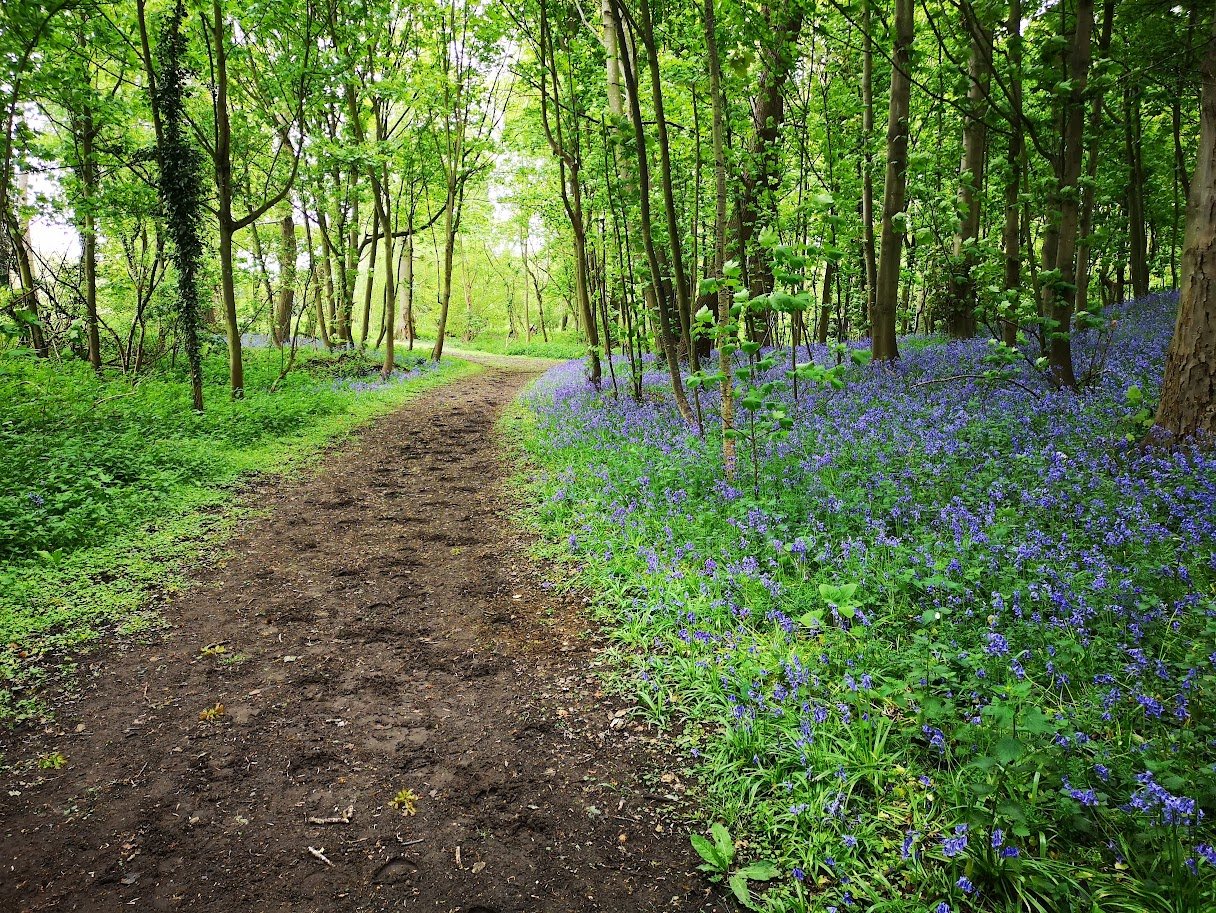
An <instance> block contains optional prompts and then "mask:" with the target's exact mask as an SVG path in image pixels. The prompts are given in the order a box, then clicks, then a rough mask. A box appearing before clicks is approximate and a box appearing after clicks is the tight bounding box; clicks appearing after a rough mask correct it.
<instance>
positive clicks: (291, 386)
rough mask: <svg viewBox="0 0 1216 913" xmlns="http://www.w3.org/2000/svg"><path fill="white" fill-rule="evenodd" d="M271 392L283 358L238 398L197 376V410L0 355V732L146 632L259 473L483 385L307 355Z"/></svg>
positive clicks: (68, 368) (208, 377)
mask: <svg viewBox="0 0 1216 913" xmlns="http://www.w3.org/2000/svg"><path fill="white" fill-rule="evenodd" d="M298 359H299V360H298V362H297V366H296V369H295V370H293V371H292V372H290V373H289V374H288V375H287V376H286V377H285V378H283V379H282V381H281V382H280V383H279V384H278V386H277V388H276V389H275V392H271V387H272V385H273V384H274V383H275V381H276V379H277V378H278V377H279V372H280V369H281V364H282V362H281V357H280V353H278V352H277V351H264V350H263V351H256V350H254V351H249V352H247V353H246V358H245V374H246V395H245V398H244V399H242V400H236V401H234V400H232V399H230V398H229V397H228V395H227V390H226V388H225V380H226V373H225V372H226V361H225V359H224V357H223V356H222V354H221V355H219V356H215V357H212V358H210V359H208V360H207V362H206V363H205V369H206V371H205V382H206V391H207V394H208V395H207V410H206V412H204V413H202V414H198V413H195V412H194V411H192V409H191V408H190V394H189V387H188V385H187V383H186V380H185V377H184V375H183V374H182V373H181V372H179V371H177V370H173V369H167V370H163V371H160V372H157V373H153V374H148V375H145V376H142V377H140V378H139V379H138V380H137V381H136V382H135V383H131V382H129V381H127V380H124V379H120V378H107V379H99V378H97V377H96V375H94V374H93V372H92V371H91V370H90V369H89V366H88V365H87V364H83V363H80V362H68V363H59V362H55V361H50V360H38V359H35V358H32V357H30V356H29V355H27V354H26V353H24V352H19V351H9V352H4V353H0V453H2V454H3V459H0V721H6V722H13V721H16V720H21V719H25V718H29V717H31V716H35V715H38V714H40V713H43V712H44V711H45V707H44V706H43V703H42V701H41V700H40V699H39V698H38V697H37V695H38V693H39V686H40V685H41V684H42V683H44V682H45V681H47V679H48V677H53V676H58V675H60V674H61V673H63V672H65V671H70V670H71V664H72V662H73V656H74V654H75V651H76V649H78V648H79V647H80V646H82V645H84V644H86V643H88V642H89V641H91V640H93V639H94V638H96V637H97V636H98V634H99V633H101V632H102V631H107V630H115V629H117V630H122V631H133V630H137V629H140V628H146V627H147V626H149V625H153V624H156V623H157V621H156V615H155V612H154V609H155V601H156V600H157V599H159V598H160V597H162V596H164V595H166V594H167V593H169V592H172V591H173V590H174V589H176V588H177V587H179V586H181V584H182V582H183V578H182V569H183V567H184V564H185V563H186V562H187V561H189V560H190V559H192V558H195V557H197V556H198V555H199V554H200V553H201V552H202V551H204V550H205V549H206V548H207V547H208V545H209V544H212V543H215V542H216V541H217V540H218V539H219V538H222V536H223V535H224V534H225V532H226V531H227V530H228V529H229V528H230V526H231V524H232V522H233V521H234V520H235V519H236V517H237V516H239V513H240V510H242V509H244V508H243V507H242V506H241V499H240V490H241V487H242V485H243V483H244V482H245V481H246V480H248V479H249V478H250V477H251V476H253V475H254V474H282V473H286V472H289V471H292V470H294V469H298V468H300V467H302V466H305V465H307V463H308V461H309V460H310V458H314V457H315V456H316V455H317V453H318V451H319V448H320V447H321V446H322V445H323V444H325V443H327V442H329V441H332V440H333V439H334V438H336V437H339V436H341V435H343V434H345V433H347V432H349V431H350V430H352V429H353V428H355V427H357V426H358V425H360V424H362V423H364V422H366V421H367V420H369V419H370V418H372V417H374V416H376V415H379V414H382V413H384V412H386V411H389V410H391V409H393V408H395V407H396V406H398V405H400V404H401V403H403V402H405V401H407V400H408V399H410V398H412V397H414V396H417V395H419V394H421V393H423V392H424V391H426V390H430V389H433V388H434V387H436V386H439V385H441V384H443V383H446V382H448V381H450V380H452V379H454V378H456V377H458V376H461V375H462V374H465V373H469V372H471V371H475V370H478V369H477V368H476V367H475V366H471V365H468V364H467V363H464V362H452V363H445V364H443V365H442V366H431V365H430V363H428V362H425V361H423V360H421V359H411V358H405V357H403V358H402V359H401V360H400V361H399V365H398V370H397V371H396V372H395V373H394V374H393V375H392V377H390V378H389V380H388V381H382V380H381V379H380V376H379V368H378V365H377V364H374V363H373V362H372V361H371V360H369V359H367V358H363V357H360V356H358V355H356V354H351V353H344V354H340V355H337V354H335V355H329V354H326V353H310V352H304V353H301V354H300V355H299V356H298Z"/></svg>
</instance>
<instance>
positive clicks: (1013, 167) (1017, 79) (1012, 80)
mask: <svg viewBox="0 0 1216 913" xmlns="http://www.w3.org/2000/svg"><path fill="white" fill-rule="evenodd" d="M1007 27H1008V29H1009V71H1010V76H1009V87H1010V88H1009V92H1010V103H1011V105H1012V107H1013V112H1012V116H1011V117H1010V119H1009V151H1008V154H1007V156H1006V163H1007V166H1008V168H1009V175H1008V177H1007V180H1006V184H1005V224H1004V226H1003V228H1002V231H1001V247H1002V249H1003V251H1004V255H1005V297H1006V302H1005V315H1004V317H1005V319H1004V321H1003V322H1002V325H1001V329H1002V340H1003V341H1004V343H1005V345H1007V346H1010V347H1013V346H1016V345H1017V343H1018V318H1017V311H1018V306H1019V302H1020V299H1021V294H1022V242H1021V231H1022V229H1021V220H1020V215H1021V209H1020V207H1019V202H1018V191H1019V189H1020V187H1021V182H1022V167H1023V156H1024V155H1025V142H1026V141H1025V139H1024V137H1023V136H1022V119H1021V114H1022V3H1021V0H1011V2H1010V4H1009V19H1008V20H1007Z"/></svg>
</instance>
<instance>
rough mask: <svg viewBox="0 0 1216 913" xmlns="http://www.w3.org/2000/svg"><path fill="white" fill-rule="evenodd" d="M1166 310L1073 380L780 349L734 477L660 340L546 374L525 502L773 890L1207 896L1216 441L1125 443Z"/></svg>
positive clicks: (1155, 304)
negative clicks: (668, 388)
mask: <svg viewBox="0 0 1216 913" xmlns="http://www.w3.org/2000/svg"><path fill="white" fill-rule="evenodd" d="M1174 309H1175V302H1174V301H1173V300H1170V299H1166V300H1161V299H1150V300H1147V301H1145V302H1140V303H1138V304H1136V305H1134V306H1133V307H1132V308H1131V309H1130V310H1129V311H1128V312H1127V313H1126V314H1124V315H1123V317H1122V319H1121V322H1120V330H1119V334H1120V335H1119V338H1118V339H1117V340H1116V345H1115V346H1114V349H1113V354H1112V356H1111V361H1110V363H1109V365H1107V367H1106V371H1105V373H1104V374H1103V376H1102V379H1101V380H1100V382H1099V383H1098V384H1097V385H1095V386H1094V387H1092V388H1091V389H1089V390H1087V391H1085V392H1084V393H1082V394H1079V395H1077V394H1072V393H1062V392H1052V391H1050V390H1047V389H1041V388H1040V389H1038V390H1036V389H1035V388H1034V387H1033V386H1031V385H1032V384H1033V383H1034V380H1033V378H1032V377H1030V376H1027V377H1025V378H1023V386H1022V387H1014V386H993V385H992V384H991V383H990V382H988V381H986V380H985V379H984V378H983V374H984V358H985V355H986V354H987V351H988V347H987V346H986V345H985V343H984V342H983V341H982V340H976V341H972V342H965V343H950V344H940V343H934V344H925V345H917V344H910V345H904V346H903V349H904V351H905V353H906V354H905V357H904V358H903V359H902V360H901V362H900V363H899V364H898V365H896V366H893V367H890V368H884V367H881V366H877V365H871V366H868V367H863V366H854V367H852V368H849V369H848V372H847V374H846V375H845V376H844V378H843V380H844V387H843V389H841V390H834V389H831V388H830V387H826V386H825V387H822V388H812V389H810V390H807V389H806V388H805V387H804V389H803V391H802V393H801V396H800V398H798V399H797V400H795V399H794V398H793V397H791V395H790V391H789V387H788V386H782V384H781V371H782V368H781V367H780V365H782V364H788V357H787V358H784V359H783V358H777V359H776V360H775V364H776V367H773V368H771V369H770V370H769V373H768V374H765V375H764V376H763V377H761V378H760V380H764V381H768V380H772V381H773V386H774V388H776V389H780V390H782V391H783V392H781V393H779V394H774V396H779V397H780V398H781V404H782V411H783V414H785V415H787V416H788V417H789V418H790V420H791V421H790V422H789V425H790V427H789V430H788V432H785V431H783V432H782V433H780V434H769V433H765V434H762V435H761V436H760V437H759V440H758V442H757V444H756V446H755V449H754V450H753V449H752V447H751V446H750V444H749V445H748V446H744V444H743V443H741V444H740V446H739V455H740V461H741V465H740V467H739V470H740V471H739V478H738V480H737V481H736V482H733V483H732V482H731V481H730V480H729V479H727V478H726V477H725V473H724V470H723V466H722V460H721V437H720V433H719V432H716V431H714V430H713V429H714V427H715V421H716V418H715V416H716V412H715V410H716V399H715V395H714V394H713V392H712V391H708V392H703V393H702V398H701V405H702V407H703V409H704V412H705V415H706V425H707V427H708V428H709V429H710V432H709V434H708V435H707V437H705V438H702V437H700V436H698V435H697V434H696V433H695V430H694V429H692V428H690V427H688V426H687V425H686V424H685V423H683V422H682V421H681V420H680V418H679V416H678V414H677V413H676V410H675V408H674V404H673V403H672V400H671V398H670V397H669V396H664V395H662V393H663V389H664V386H665V384H666V381H665V379H664V377H663V373H662V372H661V371H658V370H657V366H655V368H656V369H655V370H651V372H650V373H648V374H647V375H646V380H647V388H646V391H645V392H646V396H645V397H644V398H643V401H642V402H640V403H638V402H634V401H633V400H631V399H630V398H628V397H627V395H626V394H625V393H624V391H622V392H621V394H620V396H619V398H618V397H616V396H614V395H613V393H612V392H611V391H609V390H602V391H595V390H592V389H591V388H590V387H589V386H588V384H587V383H586V381H585V380H584V379H583V377H582V368H581V366H580V365H577V364H571V365H566V366H562V367H560V368H556V369H554V370H553V371H551V372H550V373H549V374H548V375H547V376H546V378H544V379H543V380H542V381H540V382H539V383H538V384H537V385H536V387H535V388H534V391H533V393H532V394H531V406H532V414H531V415H530V416H528V417H527V418H526V419H517V420H516V422H515V429H516V433H517V434H518V435H519V436H521V437H522V440H523V444H524V447H525V448H526V453H527V456H528V459H529V461H530V462H531V463H532V464H533V465H534V466H535V467H537V470H538V471H537V473H536V475H535V478H533V479H532V480H531V482H530V484H529V488H530V492H531V496H532V500H533V503H534V505H535V508H534V510H533V512H532V519H533V521H534V522H535V523H536V524H537V526H538V527H539V529H540V530H541V531H542V532H543V533H544V534H545V537H546V540H547V541H548V543H549V546H548V550H549V554H551V555H552V556H554V557H556V558H557V559H558V560H559V561H564V562H566V563H567V564H568V566H569V568H570V569H571V570H572V571H573V573H574V575H575V577H574V579H575V580H576V581H577V582H578V583H579V584H580V585H582V586H584V587H586V588H588V589H590V590H591V591H593V592H594V593H596V594H597V605H598V611H599V612H600V615H601V617H602V618H603V619H604V620H605V621H606V623H607V625H608V627H609V629H610V631H611V632H612V633H613V634H614V636H615V638H616V641H617V643H618V645H619V648H620V650H621V651H622V655H623V656H625V657H626V660H625V662H626V663H627V665H628V669H629V673H630V678H631V681H632V686H633V688H634V692H635V694H636V696H637V700H638V703H639V705H640V707H641V709H642V710H643V711H644V712H645V713H646V714H647V715H648V716H649V717H650V718H651V719H653V720H654V721H655V722H657V723H659V724H660V725H668V724H674V723H679V724H680V725H679V726H677V727H673V731H677V732H679V743H680V744H681V745H682V746H683V748H684V750H685V752H686V757H687V759H688V762H689V763H690V764H691V765H693V766H694V767H695V769H696V772H697V774H698V775H699V779H700V782H701V784H702V788H703V797H702V798H703V802H704V808H705V812H706V815H707V816H710V817H712V818H714V819H718V820H721V821H724V822H725V823H726V824H727V825H728V826H729V828H730V831H731V833H733V834H735V835H736V836H738V837H741V838H743V839H745V840H746V842H747V843H748V844H749V845H750V849H749V851H748V852H749V855H750V856H751V858H752V859H754V860H767V859H774V860H777V861H778V863H779V868H780V869H781V876H780V877H779V878H777V879H775V880H773V881H772V882H771V883H770V887H768V888H767V889H766V892H765V893H764V894H763V900H761V901H758V902H759V903H761V904H763V906H764V907H765V909H768V910H771V911H781V913H802V911H810V910H826V911H834V910H838V911H847V910H852V909H857V910H867V911H891V913H926V911H946V910H949V911H952V913H959V911H1001V913H1014V911H1019V913H1021V911H1042V913H1048V911H1062V910H1068V911H1086V913H1097V911H1111V913H1114V911H1119V913H1132V911H1136V913H1146V911H1161V913H1166V911H1169V913H1183V911H1188V913H1201V911H1210V910H1213V909H1216V849H1213V844H1214V843H1216V828H1214V827H1213V825H1214V824H1216V766H1214V765H1216V721H1214V719H1213V717H1212V708H1213V706H1216V458H1214V457H1213V455H1212V454H1210V453H1205V452H1203V451H1199V450H1178V451H1172V452H1167V451H1160V450H1154V449H1152V448H1149V449H1141V448H1139V447H1138V446H1137V445H1135V444H1132V443H1128V437H1129V435H1130V436H1132V437H1133V439H1134V438H1135V437H1136V436H1137V435H1136V430H1137V427H1138V426H1137V425H1136V415H1137V414H1138V410H1141V409H1142V408H1143V400H1145V399H1147V400H1150V401H1151V399H1152V397H1153V396H1154V395H1155V394H1154V392H1153V391H1154V390H1155V388H1156V386H1157V384H1158V382H1159V378H1160V372H1161V367H1162V356H1163V347H1164V344H1165V341H1166V340H1168V338H1169V325H1170V315H1171V314H1172V313H1173V311H1174ZM1081 348H1082V349H1083V348H1084V343H1083V342H1082V344H1081ZM787 354H788V353H787ZM815 357H816V358H817V359H818V360H820V361H821V362H823V363H831V362H832V356H831V353H830V352H829V351H827V350H823V349H820V350H816V352H815ZM960 374H971V375H974V378H965V379H961V380H959V379H954V380H948V381H947V380H946V379H947V378H955V377H956V376H957V375H960ZM1150 405H1151V402H1150ZM746 420H747V414H746V406H745V407H744V413H742V414H741V418H740V421H741V422H744V421H746ZM1141 433H1142V432H1141ZM753 453H754V455H755V456H754V460H755V463H754V464H753V462H752V461H753ZM753 473H754V474H753ZM753 479H755V482H754V483H753ZM749 902H750V901H749Z"/></svg>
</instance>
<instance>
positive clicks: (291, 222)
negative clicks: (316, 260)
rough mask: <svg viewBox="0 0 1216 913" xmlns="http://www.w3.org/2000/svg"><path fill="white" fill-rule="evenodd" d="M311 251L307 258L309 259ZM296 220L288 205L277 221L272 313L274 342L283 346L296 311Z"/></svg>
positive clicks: (288, 337)
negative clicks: (275, 290)
mask: <svg viewBox="0 0 1216 913" xmlns="http://www.w3.org/2000/svg"><path fill="white" fill-rule="evenodd" d="M311 253H312V252H311V251H309V256H310V259H311ZM299 254H300V251H299V244H298V242H297V241H296V220H295V216H294V214H293V213H292V210H291V206H290V205H288V206H287V208H286V210H285V211H284V213H283V218H282V219H280V220H279V296H278V300H277V302H276V303H275V312H274V341H275V342H276V343H277V344H278V345H280V346H284V345H287V344H289V343H290V341H291V318H292V315H293V314H295V310H296V259H297V258H298V257H299Z"/></svg>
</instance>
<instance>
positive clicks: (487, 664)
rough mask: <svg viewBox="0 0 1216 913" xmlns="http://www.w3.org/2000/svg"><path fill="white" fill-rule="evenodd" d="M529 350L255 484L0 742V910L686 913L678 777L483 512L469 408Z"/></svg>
mask: <svg viewBox="0 0 1216 913" xmlns="http://www.w3.org/2000/svg"><path fill="white" fill-rule="evenodd" d="M535 367H539V366H537V365H526V366H525V368H527V369H529V370H525V371H517V372H509V371H505V370H503V369H502V367H501V366H500V367H491V368H490V369H488V370H486V371H484V372H482V373H480V374H478V375H477V376H474V377H472V378H467V379H465V380H463V381H461V382H459V383H458V384H455V385H451V386H448V387H445V388H443V389H442V390H441V391H437V392H436V393H435V394H433V395H432V396H431V397H428V398H427V399H425V400H420V401H416V402H414V403H412V404H410V405H408V406H407V407H405V408H404V409H401V410H400V411H398V412H395V413H393V414H391V415H389V416H386V417H384V418H381V419H379V420H377V421H375V422H374V423H372V424H371V425H369V426H368V427H367V428H366V429H365V430H364V431H363V432H362V433H361V434H359V435H357V436H356V437H354V438H353V439H349V440H348V441H347V442H346V443H345V444H344V445H343V447H344V450H343V451H342V453H341V454H340V455H335V457H336V458H330V459H328V460H327V461H326V468H325V469H324V470H322V471H319V472H318V473H317V474H315V475H313V476H311V477H309V478H305V479H303V480H300V479H297V480H294V481H276V482H273V483H266V484H265V485H264V486H263V487H262V488H261V489H260V490H258V491H257V492H256V497H257V498H258V500H259V502H260V505H261V506H262V507H264V508H265V510H263V511H261V516H260V517H259V518H258V519H253V520H249V521H247V522H245V523H244V524H243V525H242V526H241V527H240V529H239V530H238V532H237V534H236V537H235V538H234V540H232V541H231V542H230V543H229V544H228V546H227V547H226V548H225V550H224V553H223V554H222V555H217V556H215V557H214V560H213V562H212V563H211V565H210V566H207V567H202V568H199V569H198V570H197V571H196V572H195V574H194V580H195V583H194V585H193V586H192V587H191V588H190V589H188V590H187V591H186V592H184V593H183V594H182V595H180V596H178V597H176V598H175V599H174V600H172V601H171V602H170V603H169V604H168V605H167V607H166V608H165V609H164V612H163V614H164V616H165V621H166V622H167V625H166V626H165V628H164V629H163V630H162V631H160V632H158V633H155V634H151V635H146V636H144V637H143V639H126V640H120V641H113V642H111V643H109V644H108V645H107V646H105V647H103V648H99V649H97V650H95V651H94V652H93V653H91V654H88V655H87V656H86V657H85V658H84V659H83V660H82V661H81V665H80V670H79V672H80V674H79V680H80V690H79V693H77V694H75V695H73V696H70V697H66V698H62V699H61V701H60V702H59V703H58V706H57V708H56V709H57V715H56V718H55V721H54V722H53V723H52V724H50V725H48V726H45V727H43V728H31V727H23V728H18V729H16V730H13V731H11V732H8V733H5V734H4V735H2V736H0V751H2V752H3V756H4V758H5V763H6V767H5V768H3V769H0V779H3V781H4V786H3V788H4V792H3V795H0V867H2V874H0V909H3V910H13V911H35V910H63V911H67V910H116V909H119V908H120V907H123V906H127V907H134V908H135V909H139V910H203V909H205V910H208V911H211V913H225V911H253V910H256V911H259V913H263V911H280V910H281V911H287V910H292V911H302V910H308V911H321V910H335V911H336V910H341V911H372V910H389V909H396V910H399V909H403V908H404V909H428V910H442V911H445V913H446V911H461V913H495V911H497V913H507V911H520V913H522V911H585V910H605V911H623V910H630V911H645V910H660V909H661V910H700V909H704V908H705V907H706V904H707V898H706V895H705V893H704V891H703V888H702V884H703V883H702V882H701V881H700V879H699V878H697V877H695V876H693V875H691V874H690V870H691V867H692V859H691V853H690V851H689V846H688V837H687V833H686V828H685V827H682V826H680V825H679V824H678V823H677V822H678V820H679V815H680V813H681V812H680V795H681V794H682V791H683V787H682V784H680V783H679V781H678V780H676V779H675V778H674V777H673V776H672V775H671V774H670V773H667V774H660V773H659V771H660V770H661V769H663V767H664V766H665V767H666V768H667V769H670V768H671V763H670V761H668V762H667V764H666V765H664V764H663V760H664V759H663V758H662V757H661V755H660V748H659V745H658V743H657V741H656V740H655V739H654V738H653V737H652V736H651V735H650V734H649V733H648V731H647V730H646V729H644V728H643V727H641V726H640V725H638V724H636V723H634V722H632V721H631V719H630V715H629V712H628V710H627V709H625V708H624V707H623V706H622V705H620V704H619V703H617V702H615V701H613V700H612V699H610V698H608V697H607V696H606V695H604V694H603V693H602V692H601V690H600V688H599V686H598V684H597V681H598V679H597V678H596V676H595V674H594V668H593V667H594V664H595V662H596V660H595V657H596V643H595V641H594V638H592V637H588V636H587V635H586V631H587V629H588V627H589V624H588V621H587V619H586V618H585V617H584V616H583V614H582V611H581V600H580V599H579V598H578V597H577V596H575V595H571V594H565V595H559V594H558V593H556V592H555V591H551V590H549V589H547V588H546V587H545V586H543V584H542V578H543V569H541V568H539V567H537V566H536V565H535V564H534V563H533V562H532V561H531V560H530V559H529V558H528V557H527V541H526V540H525V538H524V537H523V536H522V534H521V533H520V532H519V531H518V530H517V529H516V528H515V527H514V526H513V525H512V524H511V521H510V519H509V517H510V513H511V511H510V510H509V504H508V501H509V497H510V495H509V492H508V491H507V487H506V483H507V480H508V478H509V475H510V472H511V470H510V467H509V465H508V464H507V463H506V462H505V460H504V456H503V453H502V449H501V447H500V444H499V441H498V439H497V433H496V421H497V419H498V417H499V415H500V414H501V412H502V410H503V409H504V408H505V407H506V406H507V405H508V404H509V403H510V402H511V400H512V399H513V398H514V397H515V396H516V394H517V393H518V392H519V390H520V389H521V387H522V386H523V385H524V384H525V383H526V382H527V381H528V380H529V379H530V378H531V377H532V376H533V369H534V368H535ZM221 705H222V706H221ZM60 764H62V767H61V768H59V769H56V767H57V765H60ZM406 791H408V792H406ZM395 799H396V800H397V801H396V802H395V803H394V800H395ZM318 820H325V821H326V823H315V822H316V821H318Z"/></svg>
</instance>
